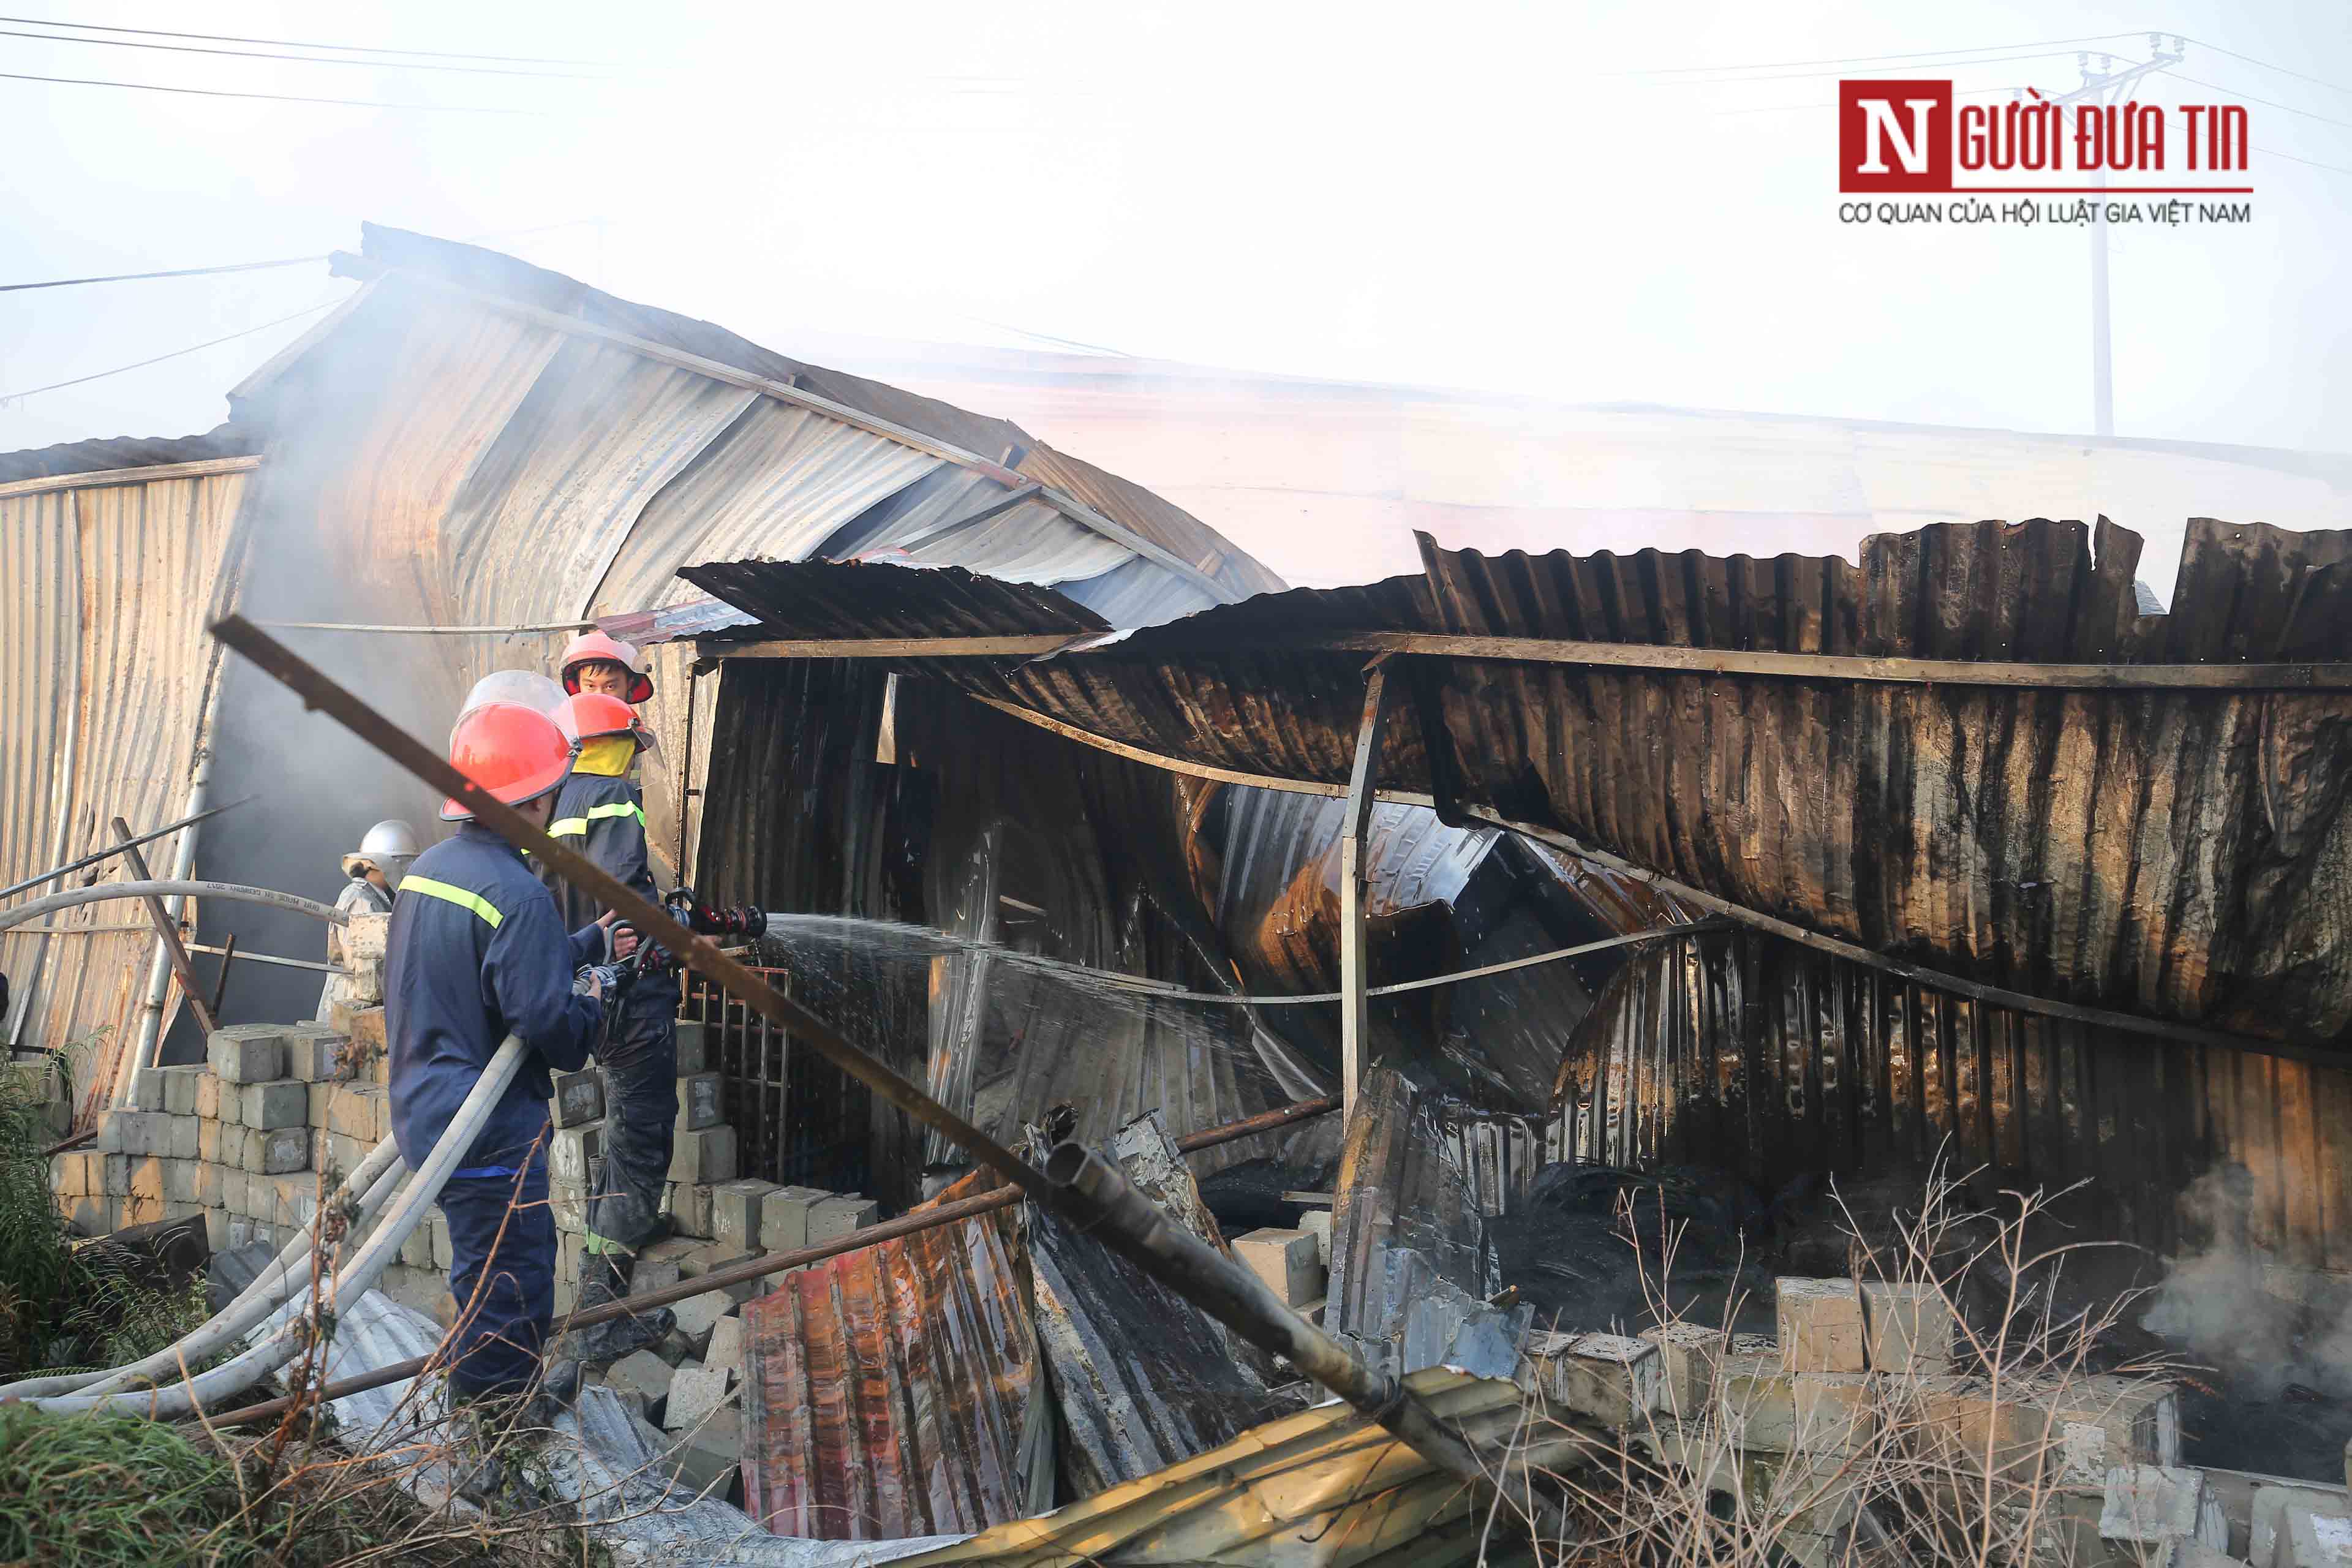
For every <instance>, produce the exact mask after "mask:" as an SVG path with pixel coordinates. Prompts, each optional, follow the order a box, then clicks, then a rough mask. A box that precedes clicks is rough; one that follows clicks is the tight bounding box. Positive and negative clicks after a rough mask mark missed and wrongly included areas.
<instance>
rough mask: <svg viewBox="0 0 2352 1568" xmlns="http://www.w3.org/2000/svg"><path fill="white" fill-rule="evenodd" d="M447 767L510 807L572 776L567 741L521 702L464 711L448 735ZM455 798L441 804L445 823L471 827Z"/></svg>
mask: <svg viewBox="0 0 2352 1568" xmlns="http://www.w3.org/2000/svg"><path fill="white" fill-rule="evenodd" d="M449 762H450V763H451V765H452V766H454V767H455V768H457V771H458V772H459V773H463V774H465V775H466V776H467V778H469V779H471V780H473V781H474V782H475V783H476V784H479V785H481V786H482V787H483V788H484V789H486V790H488V791H489V792H490V794H491V795H493V796H494V797H496V798H497V799H499V800H500V801H503V802H504V803H505V804H507V805H524V804H526V803H528V802H530V801H534V800H537V799H538V798H539V797H540V796H541V795H545V794H546V793H547V792H548V791H550V790H551V789H553V788H555V786H556V785H558V784H562V782H563V780H564V777H565V776H566V775H567V774H569V773H571V772H572V742H569V741H567V740H565V739H564V738H563V731H562V730H561V729H559V728H557V727H556V722H555V721H554V720H552V719H551V718H549V717H548V716H547V715H546V714H544V713H541V711H540V710H537V709H536V708H530V707H526V706H524V705H523V704H522V703H520V702H485V703H483V704H481V705H480V706H479V707H476V708H472V709H468V710H467V711H466V712H465V713H463V714H461V715H460V716H459V717H458V720H457V728H456V729H455V730H452V731H450V732H449ZM473 818H474V814H473V812H472V811H471V810H469V809H467V807H466V806H464V805H460V804H459V803H458V802H457V800H456V799H455V798H452V799H449V800H445V801H443V802H442V803H441V820H442V821H444V822H470V821H472V820H473Z"/></svg>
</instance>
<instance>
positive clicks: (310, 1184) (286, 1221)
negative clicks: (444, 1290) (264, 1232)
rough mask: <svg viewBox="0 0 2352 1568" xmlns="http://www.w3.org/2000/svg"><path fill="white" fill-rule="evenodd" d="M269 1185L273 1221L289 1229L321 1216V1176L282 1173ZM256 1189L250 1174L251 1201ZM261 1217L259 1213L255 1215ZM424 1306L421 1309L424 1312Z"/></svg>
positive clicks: (268, 1180) (305, 1225) (248, 1192)
mask: <svg viewBox="0 0 2352 1568" xmlns="http://www.w3.org/2000/svg"><path fill="white" fill-rule="evenodd" d="M263 1180H264V1182H265V1183H266V1184H267V1186H266V1190H267V1191H268V1193H269V1194H270V1198H271V1203H270V1207H271V1210H272V1211H273V1218H272V1221H271V1223H272V1224H275V1225H278V1226H283V1227H284V1228H286V1229H288V1230H303V1229H307V1228H308V1227H309V1226H310V1222H311V1221H312V1220H314V1219H316V1218H318V1217H319V1187H318V1178H317V1177H315V1176H313V1175H311V1174H310V1173H309V1172H307V1171H292V1172H289V1173H286V1174H285V1175H282V1176H268V1177H265V1178H263ZM254 1192H255V1187H254V1183H253V1179H252V1177H251V1175H250V1173H248V1174H247V1179H246V1196H247V1199H248V1200H249V1201H250V1200H251V1199H252V1198H253V1194H254ZM255 1217H256V1218H259V1217H260V1216H259V1215H258V1214H257V1215H255ZM418 1310H420V1311H422V1310H424V1309H422V1308H419V1309H418Z"/></svg>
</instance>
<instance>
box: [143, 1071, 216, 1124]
mask: <svg viewBox="0 0 2352 1568" xmlns="http://www.w3.org/2000/svg"><path fill="white" fill-rule="evenodd" d="M153 1071H154V1073H155V1076H156V1077H157V1078H159V1079H162V1080H163V1096H162V1101H161V1103H162V1105H163V1109H164V1110H167V1111H169V1112H170V1113H171V1114H173V1116H194V1114H195V1113H196V1085H197V1083H198V1082H199V1081H200V1080H202V1079H203V1078H204V1076H205V1069H204V1066H203V1064H202V1063H198V1062H192V1063H190V1064H188V1065H187V1066H185V1067H171V1068H154V1069H153Z"/></svg>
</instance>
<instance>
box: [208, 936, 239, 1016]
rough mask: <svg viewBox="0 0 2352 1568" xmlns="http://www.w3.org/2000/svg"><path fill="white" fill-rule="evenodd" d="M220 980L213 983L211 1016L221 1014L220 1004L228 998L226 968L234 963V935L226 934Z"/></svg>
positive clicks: (221, 959)
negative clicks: (226, 939)
mask: <svg viewBox="0 0 2352 1568" xmlns="http://www.w3.org/2000/svg"><path fill="white" fill-rule="evenodd" d="M220 961H221V966H220V978H219V979H218V980H215V981H214V982H213V1016H214V1017H215V1018H217V1017H219V1016H220V1014H221V1003H222V1002H223V1001H224V1000H226V998H227V996H228V966H229V965H230V964H232V963H236V932H235V931H231V932H229V933H228V942H227V944H226V946H224V947H223V948H222V949H221V953H220Z"/></svg>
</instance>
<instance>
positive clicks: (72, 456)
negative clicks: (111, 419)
mask: <svg viewBox="0 0 2352 1568" xmlns="http://www.w3.org/2000/svg"><path fill="white" fill-rule="evenodd" d="M260 449H261V439H260V437H259V436H257V434H256V433H255V432H253V431H250V430H246V429H241V428H239V427H238V426H235V425H219V426H214V427H213V428H212V429H210V430H207V431H205V433H204V434H203V435H201V436H116V437H108V438H105V439H101V440H96V441H63V442H60V443H58V445H57V446H54V447H31V448H29V449H27V450H26V451H21V452H0V484H8V483H12V482H15V481H16V480H20V479H49V478H53V477H60V476H63V475H68V474H91V473H104V472H106V471H107V470H109V469H112V468H157V467H160V466H162V465H164V464H167V463H201V462H206V461H210V460H211V459H214V458H244V457H250V456H252V455H253V454H254V453H256V452H258V451H259V450H260Z"/></svg>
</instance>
